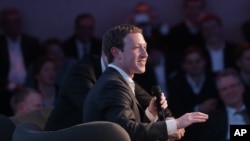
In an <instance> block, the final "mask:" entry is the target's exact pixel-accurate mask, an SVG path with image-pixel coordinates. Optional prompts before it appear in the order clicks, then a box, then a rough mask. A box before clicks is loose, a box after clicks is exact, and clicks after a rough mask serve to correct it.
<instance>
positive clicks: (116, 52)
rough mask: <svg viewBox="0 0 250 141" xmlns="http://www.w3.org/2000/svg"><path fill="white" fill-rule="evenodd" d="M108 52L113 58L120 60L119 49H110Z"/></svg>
mask: <svg viewBox="0 0 250 141" xmlns="http://www.w3.org/2000/svg"><path fill="white" fill-rule="evenodd" d="M110 51H111V54H112V55H113V56H114V58H116V59H120V49H118V48H117V47H112V48H111V49H110Z"/></svg>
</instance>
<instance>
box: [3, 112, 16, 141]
mask: <svg viewBox="0 0 250 141" xmlns="http://www.w3.org/2000/svg"><path fill="white" fill-rule="evenodd" d="M15 128H16V127H15V125H14V123H13V122H12V121H11V120H10V119H9V118H8V117H7V116H5V115H0V141H12V139H11V138H12V134H13V132H14V130H15Z"/></svg>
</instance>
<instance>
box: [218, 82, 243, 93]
mask: <svg viewBox="0 0 250 141" xmlns="http://www.w3.org/2000/svg"><path fill="white" fill-rule="evenodd" d="M239 85H241V83H240V82H238V83H234V84H231V85H229V86H225V87H222V88H219V91H221V92H225V91H227V90H229V89H234V88H236V87H238V86H239Z"/></svg>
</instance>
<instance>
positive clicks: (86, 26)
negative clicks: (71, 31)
mask: <svg viewBox="0 0 250 141" xmlns="http://www.w3.org/2000/svg"><path fill="white" fill-rule="evenodd" d="M75 32H76V36H77V38H78V39H79V40H80V41H82V42H87V41H89V40H90V38H91V37H92V35H93V32H94V19H92V18H91V17H85V18H82V19H80V20H79V21H78V23H77V25H76V28H75Z"/></svg>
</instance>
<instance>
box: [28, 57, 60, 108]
mask: <svg viewBox="0 0 250 141" xmlns="http://www.w3.org/2000/svg"><path fill="white" fill-rule="evenodd" d="M32 74H33V79H34V80H35V87H33V88H35V89H37V90H38V91H39V93H41V96H42V100H43V106H44V107H49V106H54V104H55V101H56V98H57V92H58V86H56V85H55V83H54V82H55V74H56V72H55V64H54V61H53V60H52V59H50V58H47V57H42V58H39V59H38V60H37V61H36V62H35V64H34V67H33V72H32Z"/></svg>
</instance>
